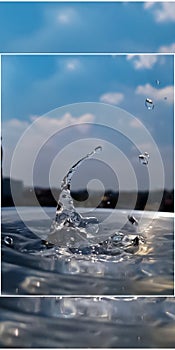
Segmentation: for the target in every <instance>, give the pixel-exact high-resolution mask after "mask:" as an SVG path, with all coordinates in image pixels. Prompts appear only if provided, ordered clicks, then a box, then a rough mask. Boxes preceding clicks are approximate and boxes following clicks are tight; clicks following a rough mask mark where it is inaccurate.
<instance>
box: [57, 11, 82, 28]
mask: <svg viewBox="0 0 175 350" xmlns="http://www.w3.org/2000/svg"><path fill="white" fill-rule="evenodd" d="M76 17H77V14H76V12H75V10H74V9H73V8H67V9H66V8H65V9H63V10H61V11H58V12H57V14H56V19H57V22H58V23H60V24H65V25H66V24H70V23H71V22H73V21H74V20H75V19H76Z"/></svg>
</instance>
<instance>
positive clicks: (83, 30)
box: [0, 2, 175, 52]
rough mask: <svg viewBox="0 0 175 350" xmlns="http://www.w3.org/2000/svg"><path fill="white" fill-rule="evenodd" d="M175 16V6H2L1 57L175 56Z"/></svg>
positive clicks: (36, 4) (0, 25) (98, 4)
mask: <svg viewBox="0 0 175 350" xmlns="http://www.w3.org/2000/svg"><path fill="white" fill-rule="evenodd" d="M174 13H175V3H172V2H171V3H170V2H162V3H146V2H115V3H85V2H82V3H72V2H69V3H64V2H62V3H61V2H60V3H58V2H57V3H55V2H53V3H51V2H46V3H45V2H43V3H42V2H41V3H40V2H39V3H37V2H31V3H21V2H19V3H17V2H16V3H15V2H14V3H12V2H11V3H1V4H0V51H1V52H9V51H10V52H11V51H12V52H31V51H32V52H41V51H42V52H43V51H44V52H61V51H62V52H70V51H71V52H83V51H84V52H87V51H90V52H99V51H101V52H106V51H112V52H158V51H160V50H162V47H164V51H165V50H170V51H172V50H173V47H172V44H175V25H174V21H175V15H174ZM165 47H166V48H165ZM167 47H169V48H168V49H167Z"/></svg>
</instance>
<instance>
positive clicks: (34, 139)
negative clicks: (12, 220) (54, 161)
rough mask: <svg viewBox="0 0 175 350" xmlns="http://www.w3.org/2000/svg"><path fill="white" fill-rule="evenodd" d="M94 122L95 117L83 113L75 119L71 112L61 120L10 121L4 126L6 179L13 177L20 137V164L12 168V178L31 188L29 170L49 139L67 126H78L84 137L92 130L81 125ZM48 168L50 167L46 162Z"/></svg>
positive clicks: (44, 118) (4, 171)
mask: <svg viewBox="0 0 175 350" xmlns="http://www.w3.org/2000/svg"><path fill="white" fill-rule="evenodd" d="M94 119H95V117H94V115H93V114H90V113H87V114H83V115H81V116H80V117H74V116H72V115H71V114H70V113H65V114H64V115H62V117H60V118H53V117H49V116H44V117H38V116H31V117H30V121H29V122H25V121H21V120H18V119H11V120H9V121H7V122H4V123H3V125H2V129H3V135H4V138H3V150H4V157H3V174H4V176H9V175H10V168H11V161H12V157H13V153H14V150H15V147H16V145H17V143H18V141H19V139H20V137H21V136H22V137H23V139H22V141H20V147H19V148H18V151H15V154H16V156H15V157H16V159H17V162H16V163H15V165H14V167H13V173H12V177H13V178H16V179H22V180H23V181H24V183H25V184H27V185H31V179H30V178H29V169H31V167H32V166H33V159H35V158H36V156H37V153H38V150H39V148H40V146H41V144H44V143H46V141H47V140H50V139H51V138H52V136H53V135H55V134H56V133H57V132H59V131H60V130H63V129H64V128H66V127H68V126H71V125H75V124H76V125H77V126H76V128H77V129H78V130H79V132H81V133H82V134H85V133H86V131H87V130H88V129H89V128H90V125H89V126H88V125H85V126H84V125H82V124H83V123H92V122H93V121H94ZM24 132H25V134H24ZM23 135H24V136H23ZM53 147H57V145H55V146H54V145H53ZM16 152H17V153H16ZM48 152H49V149H48ZM26 157H27V165H26V166H24V167H23V166H22V165H23V164H26ZM46 159H47V155H46ZM45 166H46V167H47V162H46V164H45ZM43 174H44V172H43ZM41 176H42V174H41ZM43 176H44V175H43Z"/></svg>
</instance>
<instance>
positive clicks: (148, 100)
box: [145, 98, 154, 110]
mask: <svg viewBox="0 0 175 350" xmlns="http://www.w3.org/2000/svg"><path fill="white" fill-rule="evenodd" d="M145 106H146V107H147V108H148V109H149V110H151V109H153V108H154V103H153V101H152V100H151V98H146V100H145Z"/></svg>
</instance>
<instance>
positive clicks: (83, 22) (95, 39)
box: [0, 2, 175, 189]
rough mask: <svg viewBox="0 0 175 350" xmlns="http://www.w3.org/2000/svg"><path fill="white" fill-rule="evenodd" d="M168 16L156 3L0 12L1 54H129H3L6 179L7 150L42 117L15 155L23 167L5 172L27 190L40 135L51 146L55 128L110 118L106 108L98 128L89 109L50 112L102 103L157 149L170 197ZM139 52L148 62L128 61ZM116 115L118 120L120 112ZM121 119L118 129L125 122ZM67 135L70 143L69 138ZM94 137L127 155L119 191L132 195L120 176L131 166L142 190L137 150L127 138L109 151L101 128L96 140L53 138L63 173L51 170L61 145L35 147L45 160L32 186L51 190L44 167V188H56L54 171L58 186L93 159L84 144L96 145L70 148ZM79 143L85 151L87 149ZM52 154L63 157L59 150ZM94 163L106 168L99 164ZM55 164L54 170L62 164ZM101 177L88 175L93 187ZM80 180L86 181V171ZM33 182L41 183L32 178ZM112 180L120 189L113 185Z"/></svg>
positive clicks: (13, 7)
mask: <svg viewBox="0 0 175 350" xmlns="http://www.w3.org/2000/svg"><path fill="white" fill-rule="evenodd" d="M174 13H175V3H167V2H166V3H165V2H163V3H156V4H155V3H144V2H141V3H129V2H126V3H124V2H121V3H117V2H116V3H64V4H63V3H0V32H1V35H0V50H1V52H4V53H5V52H16V53H17V52H28V53H30V52H34V53H37V52H41V53H42V52H44V53H47V52H48V53H53V52H87V53H88V52H94V53H95V52H101V53H103V52H110V53H112V52H116V53H118V52H120V53H122V52H123V53H128V54H124V55H118V54H116V55H115V54H113V55H111V54H109V55H103V54H101V55H95V54H94V55H81V54H78V53H77V54H76V55H71V54H69V55H66V54H65V55H59V54H56V55H51V54H48V55H37V54H36V55H30V54H29V55H13V56H8V55H5V54H4V55H3V56H2V137H3V149H4V157H3V173H4V176H9V174H10V168H11V159H12V156H13V151H14V148H15V146H16V144H17V142H18V141H19V139H20V137H21V135H23V133H24V131H25V130H26V129H27V128H28V127H31V125H33V122H34V121H35V120H37V118H38V117H41V116H42V115H43V114H45V117H44V118H42V119H41V122H39V123H38V124H37V126H36V127H34V129H33V130H32V132H31V134H30V132H29V133H27V134H26V136H25V140H23V151H21V150H20V151H19V155H18V158H19V160H20V164H21V165H19V164H18V160H16V166H15V167H14V168H13V170H12V174H11V175H12V176H13V177H14V178H16V179H22V180H23V182H24V184H25V185H31V179H30V177H29V171H28V166H29V165H30V162H32V161H33V159H32V156H31V155H32V152H34V153H35V152H36V148H37V147H38V145H39V142H40V140H43V139H44V137H46V135H47V137H49V136H48V135H53V133H54V130H56V131H58V130H59V132H60V129H61V130H62V129H63V128H65V127H70V126H71V125H73V124H74V123H78V124H81V123H86V122H87V123H97V124H98V123H100V122H105V118H108V119H110V115H111V119H110V120H112V118H113V117H112V113H113V109H112V110H110V107H109V115H108V116H107V114H105V113H107V112H106V110H105V111H104V113H103V112H101V116H102V115H103V118H102V119H100V118H101V117H99V112H98V111H97V110H96V109H95V108H94V109H93V108H86V106H84V107H83V108H78V110H76V109H74V108H71V107H64V108H63V109H62V110H61V111H59V112H57V113H55V112H51V111H52V110H54V109H56V110H57V111H58V108H59V107H61V106H66V105H69V104H74V103H82V102H93V103H103V104H105V106H106V104H109V105H111V106H113V107H111V108H114V107H119V108H121V109H124V110H125V111H127V112H128V113H130V114H131V115H132V116H133V119H132V117H131V123H130V122H129V124H128V125H132V128H133V129H132V130H133V131H132V132H133V135H134V133H135V132H137V134H139V133H140V134H141V131H140V129H139V127H138V125H139V124H138V122H137V120H139V121H140V122H141V123H142V125H143V126H144V127H145V128H146V130H148V132H149V133H150V135H151V137H152V138H153V140H154V142H155V144H156V145H157V146H158V150H159V152H160V155H161V157H162V160H163V164H164V170H165V186H166V187H167V188H172V187H173V107H174V100H173V95H174V91H173V89H174V86H173V76H174V72H173V66H174V61H173V59H174V58H173V55H168V54H166V53H173V52H174V51H175V39H174V38H175V15H174ZM126 24H127V25H126ZM136 52H137V53H144V52H145V53H154V54H146V55H129V53H136ZM156 53H159V54H156ZM146 98H149V99H152V101H153V104H154V108H153V109H150V110H149V109H148V108H147V107H146V106H145V99H146ZM97 109H98V108H97ZM104 109H105V107H104ZM117 113H118V114H117ZM116 115H117V116H118V115H120V112H117V110H116ZM120 117H121V119H122V118H123V120H124V118H125V117H124V116H123V117H122V116H120ZM134 117H136V118H137V120H136V119H134ZM114 118H115V117H114ZM116 118H119V117H116ZM118 120H119V119H118ZM120 121H121V120H120ZM114 124H115V123H113V122H111V125H110V126H111V127H114V128H116V127H117V128H118V126H119V125H117V126H116V125H114ZM49 133H51V134H49ZM73 133H74V138H72V139H71V137H73V136H72V135H73ZM92 135H94V136H93V137H94V138H95V137H96V138H98V137H99V138H101V139H102V141H101V143H102V144H103V146H104V147H105V146H106V143H107V142H108V143H109V142H111V144H112V145H114V144H115V145H116V146H117V147H118V148H119V149H120V150H122V151H121V152H123V153H125V156H123V158H122V157H121V159H120V161H121V163H120V164H121V165H120V168H121V169H123V170H122V171H123V179H122V181H123V183H122V187H123V188H127V189H132V186H133V187H134V186H135V185H134V180H133V182H132V181H131V183H132V184H131V186H129V183H130V181H128V176H127V175H126V174H125V165H126V164H124V159H125V158H127V159H129V162H130V161H131V162H130V163H131V166H133V168H134V166H136V168H135V171H136V172H137V173H138V174H139V175H138V177H139V176H140V177H142V179H144V181H146V178H144V175H143V174H142V172H143V171H145V169H144V170H143V167H140V164H139V162H138V158H137V157H136V158H134V157H135V156H136V154H139V153H138V152H139V150H138V152H136V151H135V149H134V146H133V145H129V144H128V139H127V136H126V135H125V139H121V138H120V137H118V139H117V142H116V139H115V138H116V135H113V134H110V132H109V133H108V132H106V129H105V132H104V131H103V132H102V131H100V130H98V132H97V131H96V130H95V128H94V129H93V128H91V129H89V128H87V129H81V126H80V127H79V129H78V130H75V128H74V127H73V129H71V132H70V133H69V132H66V133H65V135H62V136H60V135H59V138H58V139H59V141H58V140H57V141H58V142H60V144H61V142H62V144H63V143H64V142H65V141H64V137H65V138H66V140H67V141H66V142H67V143H66V142H65V145H66V144H67V146H68V147H67V149H66V150H65V152H67V153H64V152H63V154H62V155H61V156H60V157H61V158H60V159H61V161H62V165H63V163H64V167H63V166H62V167H61V168H62V170H60V168H59V170H58V169H57V170H56V165H55V164H56V163H57V162H56V148H54V147H55V146H54V145H55V144H56V143H58V142H56V139H54V138H52V137H51V138H52V142H50V143H49V144H47V145H45V146H42V147H43V153H42V152H41V153H42V154H41V155H40V159H39V162H40V163H39V164H40V173H39V169H37V166H36V171H35V174H34V177H35V181H36V182H35V184H37V185H42V186H48V181H49V180H48V177H49V174H48V170H47V171H46V168H47V169H48V167H50V168H52V169H53V170H52V171H51V174H50V178H51V180H50V181H51V184H52V185H53V186H57V184H58V182H59V181H58V176H54V175H53V173H55V172H56V174H57V173H58V172H59V171H60V174H61V175H60V177H61V176H62V175H64V172H65V170H66V169H68V168H69V166H70V165H72V164H73V163H74V161H77V160H78V157H81V155H82V156H84V154H85V153H86V152H88V151H90V150H91V149H89V146H90V145H92V146H96V145H97V144H96V143H95V141H94V144H93V142H90V144H88V145H87V147H86V145H84V144H82V145H79V144H78V143H76V137H77V140H78V139H85V138H90V137H91V136H92ZM97 136H98V137H97ZM131 139H132V136H131ZM60 140H61V141H60ZM131 141H132V142H134V141H133V140H131ZM149 141H150V140H146V141H145V147H147V149H145V148H144V147H143V148H142V147H141V146H140V145H141V143H140V144H139V145H136V146H139V147H140V150H141V151H144V150H145V151H149V152H151V151H152V148H151V146H150V144H149ZM71 142H73V148H70V147H69V146H70V145H71ZM83 142H85V143H86V141H83ZM69 144H70V145H69ZM142 144H144V140H143V143H142ZM59 147H60V148H59V150H61V146H59ZM83 147H84V149H83ZM106 147H107V146H106ZM149 147H150V149H149ZM24 150H25V152H24ZM124 150H125V151H126V152H125V151H124ZM113 151H114V150H113V149H109V150H108V154H107V155H106V159H107V158H108V159H109V152H111V159H112V158H113V161H114V159H115V154H114V153H115V152H114V153H113ZM71 152H72V153H71ZM134 152H135V153H134ZM152 153H154V152H152ZM43 154H44V159H43ZM51 154H54V156H55V158H54V157H53V159H52V160H53V162H49V161H47V160H48V159H50V157H51V158H52V156H51ZM30 157H31V159H29V158H30ZM99 157H101V158H99V159H100V160H101V161H104V158H105V156H104V158H103V156H102V155H100V156H99ZM118 157H120V151H118ZM132 157H133V158H132ZM38 158H39V157H38ZM65 158H66V159H65ZM26 159H27V160H28V166H27V164H26ZM132 159H133V162H132ZM136 159H137V161H136ZM58 161H59V162H60V160H59V159H58ZM135 161H136V162H135ZM134 162H135V163H134ZM150 162H151V154H150ZM113 163H114V162H113ZM136 163H138V164H136ZM154 163H155V159H154ZM127 164H128V163H127ZM128 166H129V167H130V165H128ZM122 167H123V168H122ZM85 168H86V167H85ZM89 169H90V168H89ZM100 169H101V168H100V165H99V167H98V171H97V173H95V174H94V175H92V178H93V176H94V178H98V177H99V176H98V175H99V172H101V170H100ZM129 169H130V168H129ZM107 171H108V170H106V172H107ZM129 171H132V170H129ZM85 172H86V173H87V169H85ZM37 174H39V175H38V178H37ZM118 176H119V175H118V174H117V177H118ZM120 176H121V175H120ZM145 176H147V175H145ZM111 178H112V175H111ZM89 180H90V178H89V179H88V181H89ZM118 180H119V182H120V178H118ZM100 181H102V182H103V181H104V179H103V178H101V179H100ZM111 181H112V180H111ZM144 181H141V182H140V186H141V188H145V186H144V184H143V182H144ZM114 182H115V180H114ZM154 182H155V181H154ZM127 184H128V185H127ZM146 187H147V186H146ZM155 188H156V185H155Z"/></svg>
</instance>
